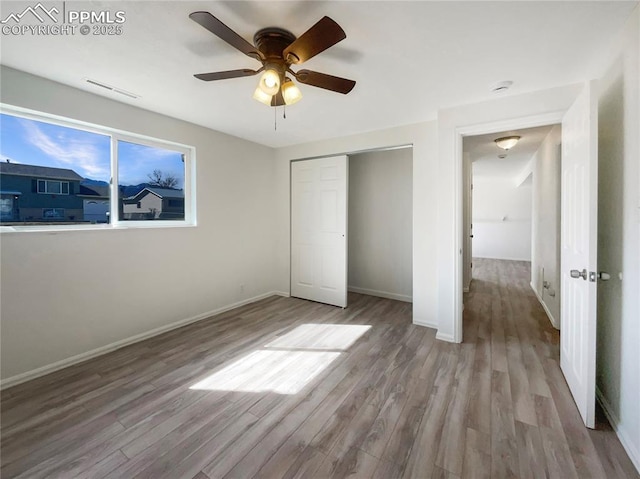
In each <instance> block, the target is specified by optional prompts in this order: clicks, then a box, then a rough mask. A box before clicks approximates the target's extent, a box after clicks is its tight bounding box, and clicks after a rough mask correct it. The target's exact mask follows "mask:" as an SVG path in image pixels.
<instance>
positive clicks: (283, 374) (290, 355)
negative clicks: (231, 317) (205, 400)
mask: <svg viewBox="0 0 640 479" xmlns="http://www.w3.org/2000/svg"><path fill="white" fill-rule="evenodd" d="M338 356H340V353H337V352H324V351H320V352H318V351H282V350H273V351H268V350H260V351H254V352H252V353H251V354H249V355H248V356H245V357H244V358H241V359H239V360H238V361H236V362H234V363H233V364H231V365H229V366H227V367H226V368H224V369H222V370H221V371H218V372H216V373H214V374H212V375H211V376H209V377H208V378H206V379H204V380H202V381H200V382H199V383H197V384H194V385H193V386H191V387H190V388H189V389H206V390H210V391H241V392H253V393H262V392H274V393H278V394H296V393H297V392H299V391H300V390H301V389H302V388H303V387H304V386H305V384H307V383H308V382H309V381H311V380H312V379H313V378H314V377H316V376H317V375H318V374H320V373H321V372H322V371H323V370H324V369H325V368H326V367H327V366H329V364H331V363H332V362H333V361H334V360H335V359H336V358H337V357H338Z"/></svg>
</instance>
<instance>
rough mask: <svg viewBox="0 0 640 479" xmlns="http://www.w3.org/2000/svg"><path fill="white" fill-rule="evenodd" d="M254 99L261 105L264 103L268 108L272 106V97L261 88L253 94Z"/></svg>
mask: <svg viewBox="0 0 640 479" xmlns="http://www.w3.org/2000/svg"><path fill="white" fill-rule="evenodd" d="M253 99H254V100H258V101H259V102H260V103H264V104H265V105H267V106H271V95H267V94H266V93H265V92H263V91H262V90H261V89H260V87H258V88H256V91H254V92H253Z"/></svg>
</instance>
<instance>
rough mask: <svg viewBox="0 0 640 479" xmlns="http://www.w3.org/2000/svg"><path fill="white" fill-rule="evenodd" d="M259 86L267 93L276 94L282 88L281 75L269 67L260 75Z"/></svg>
mask: <svg viewBox="0 0 640 479" xmlns="http://www.w3.org/2000/svg"><path fill="white" fill-rule="evenodd" d="M259 88H260V89H261V90H262V91H263V92H264V93H266V94H267V95H275V94H276V93H278V90H280V75H279V74H278V72H277V71H275V70H273V69H269V70H267V71H265V72H264V73H263V74H262V76H261V77H260V86H259Z"/></svg>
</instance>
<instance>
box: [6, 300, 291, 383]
mask: <svg viewBox="0 0 640 479" xmlns="http://www.w3.org/2000/svg"><path fill="white" fill-rule="evenodd" d="M274 295H276V296H285V297H288V296H289V293H285V292H282V291H270V292H268V293H264V294H260V295H258V296H254V297H253V298H249V299H243V300H242V301H238V302H236V303H232V304H229V305H227V306H223V307H221V308H217V309H214V310H213V311H208V312H206V313H201V314H198V315H196V316H192V317H190V318H186V319H181V320H179V321H176V322H174V323H171V324H166V325H164V326H160V327H159V328H155V329H152V330H150V331H146V332H144V333H140V334H136V335H135V336H131V337H129V338H125V339H121V340H120V341H116V342H115V343H111V344H107V345H106V346H101V347H99V348H96V349H92V350H91V351H87V352H85V353H80V354H77V355H75V356H71V357H70V358H66V359H62V360H61V361H56V362H55V363H52V364H47V365H46V366H42V367H39V368H36V369H32V370H31V371H27V372H25V373H21V374H16V375H15V376H11V377H9V378H7V379H3V380H1V381H0V390H2V389H6V388H10V387H12V386H16V385H18V384H21V383H24V382H27V381H30V380H32V379H36V378H39V377H40V376H44V375H46V374H50V373H53V372H55V371H58V370H60V369H64V368H66V367H69V366H73V365H74V364H78V363H81V362H83V361H87V360H89V359H93V358H95V357H98V356H102V355H103V354H107V353H110V352H111V351H115V350H116V349H120V348H123V347H125V346H129V345H130V344H134V343H138V342H140V341H144V340H145V339H149V338H152V337H154V336H158V335H159V334H162V333H166V332H167V331H171V330H173V329H177V328H180V327H182V326H186V325H188V324H191V323H195V322H197V321H201V320H203V319H206V318H209V317H211V316H215V315H216V314H220V313H224V312H225V311H229V310H231V309H235V308H238V307H240V306H244V305H245V304H249V303H255V302H256V301H260V300H261V299H265V298H268V297H269V296H274Z"/></svg>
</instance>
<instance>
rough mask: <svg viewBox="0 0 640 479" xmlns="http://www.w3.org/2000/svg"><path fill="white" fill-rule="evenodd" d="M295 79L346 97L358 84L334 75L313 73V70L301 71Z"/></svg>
mask: <svg viewBox="0 0 640 479" xmlns="http://www.w3.org/2000/svg"><path fill="white" fill-rule="evenodd" d="M295 77H296V79H297V80H298V81H299V82H300V83H304V84H306V85H311V86H317V87H318V88H324V89H325V90H331V91H336V92H338V93H343V94H345V95H346V94H347V93H349V92H350V91H351V90H353V87H354V86H356V82H355V81H353V80H347V79H346V78H340V77H334V76H333V75H327V74H326V73H318V72H313V71H311V70H300V71H299V72H298V73H296V74H295Z"/></svg>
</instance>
